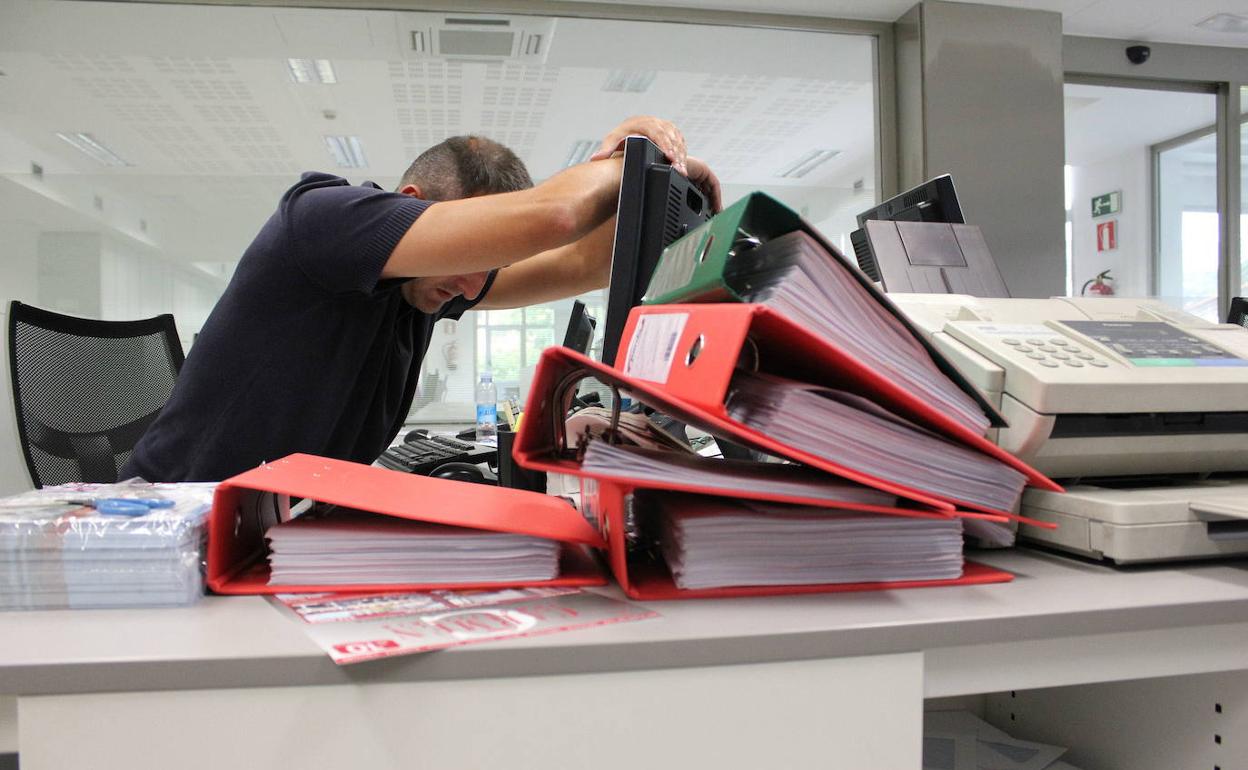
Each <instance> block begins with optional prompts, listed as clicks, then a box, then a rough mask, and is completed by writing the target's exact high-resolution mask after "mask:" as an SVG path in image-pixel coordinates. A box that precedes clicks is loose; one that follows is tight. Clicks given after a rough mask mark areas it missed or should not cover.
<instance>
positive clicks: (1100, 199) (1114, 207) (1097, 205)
mask: <svg viewBox="0 0 1248 770" xmlns="http://www.w3.org/2000/svg"><path fill="white" fill-rule="evenodd" d="M1121 210H1122V191H1121V190H1115V191H1114V192H1109V193H1105V194H1104V195H1098V196H1096V197H1095V198H1093V199H1092V216H1094V217H1103V216H1105V215H1106V214H1117V213H1118V212H1119V211H1121Z"/></svg>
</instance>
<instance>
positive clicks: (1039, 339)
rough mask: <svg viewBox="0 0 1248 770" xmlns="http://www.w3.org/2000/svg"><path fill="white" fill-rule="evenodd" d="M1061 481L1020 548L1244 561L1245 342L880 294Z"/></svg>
mask: <svg viewBox="0 0 1248 770" xmlns="http://www.w3.org/2000/svg"><path fill="white" fill-rule="evenodd" d="M889 298H890V299H891V300H893V302H895V303H896V304H897V305H898V306H899V307H900V308H901V309H902V311H903V312H904V313H905V314H906V315H907V316H908V317H909V318H910V319H911V320H912V321H913V322H914V323H915V324H916V325H917V326H918V327H919V328H920V329H921V330H922V331H923V332H924V333H926V334H927V335H928V336H929V338H930V339H931V340H932V342H933V343H934V344H935V345H936V346H937V347H938V348H939V349H940V350H941V351H943V352H944V353H945V354H946V355H947V356H948V357H949V358H950V359H951V360H952V361H953V363H954V364H955V365H956V366H957V367H958V369H959V370H961V371H962V372H963V374H965V375H966V376H967V378H968V379H970V380H971V381H972V382H973V383H974V384H975V385H976V386H977V387H978V388H979V389H980V390H981V391H983V393H984V394H985V395H986V396H987V397H988V398H989V399H990V400H991V401H992V402H993V403H994V404H996V405H997V406H998V407H999V409H1000V411H1001V413H1002V415H1003V416H1004V417H1005V419H1006V421H1007V422H1008V427H1004V428H999V429H997V430H996V431H995V436H994V439H995V440H996V441H997V443H998V444H1000V445H1001V446H1003V447H1005V448H1006V449H1008V450H1010V451H1011V452H1013V453H1015V454H1016V455H1018V456H1019V457H1021V458H1022V459H1023V460H1025V461H1027V462H1029V463H1031V464H1032V465H1033V466H1035V467H1036V468H1038V469H1039V470H1041V471H1043V472H1044V473H1046V474H1048V475H1049V476H1051V477H1053V478H1055V479H1059V480H1061V481H1062V482H1063V483H1064V484H1065V485H1066V488H1067V493H1066V494H1056V493H1052V492H1041V491H1036V490H1028V491H1027V493H1026V494H1025V495H1024V497H1023V507H1022V512H1023V513H1024V514H1025V515H1027V516H1030V517H1033V518H1036V519H1041V520H1045V521H1052V522H1056V523H1058V524H1059V527H1058V528H1057V529H1056V530H1042V529H1038V528H1034V527H1027V526H1024V527H1023V528H1022V529H1021V530H1020V534H1021V535H1022V536H1023V537H1027V538H1030V539H1033V540H1041V541H1044V542H1047V543H1049V544H1051V545H1053V546H1055V547H1059V548H1064V549H1067V550H1071V551H1075V552H1078V553H1081V554H1084V555H1088V556H1093V557H1096V558H1105V559H1112V560H1114V561H1116V562H1119V563H1130V562H1142V561H1159V560H1165V559H1180V558H1197V557H1212V556H1225V555H1230V554H1241V553H1248V329H1244V328H1243V327H1240V326H1235V325H1230V324H1213V323H1209V322H1207V321H1204V320H1202V319H1200V318H1197V317H1195V316H1192V315H1189V314H1187V313H1183V312H1181V311H1178V310H1175V309H1173V308H1170V307H1168V306H1166V305H1164V304H1163V303H1161V302H1158V301H1155V300H1134V299H1122V298H1108V297H1105V298H1101V297H1098V298H1053V299H1044V300H1036V299H1006V298H977V297H970V296H964V295H953V294H890V295H889Z"/></svg>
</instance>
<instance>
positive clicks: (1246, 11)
mask: <svg viewBox="0 0 1248 770" xmlns="http://www.w3.org/2000/svg"><path fill="white" fill-rule="evenodd" d="M974 1H975V2H978V3H979V4H980V5H999V6H1004V7H1009V8H1028V9H1032V10H1038V11H1053V12H1055V13H1060V14H1061V15H1062V32H1063V33H1064V34H1067V35H1080V36H1087V37H1111V38H1119V39H1124V40H1138V41H1140V42H1149V43H1186V44H1191V45H1218V46H1234V47H1241V48H1242V47H1245V46H1248V29H1244V30H1242V31H1240V32H1218V31H1214V30H1210V29H1203V28H1200V27H1197V26H1195V25H1196V24H1197V23H1199V22H1201V21H1204V20H1205V19H1208V18H1209V17H1210V16H1213V15H1215V14H1219V13H1226V14H1234V15H1238V16H1242V17H1245V19H1248V4H1245V0H974ZM573 2H592V3H598V2H600V0H573ZM614 4H617V5H643V6H644V5H656V4H657V3H655V2H654V0H614ZM677 4H678V5H680V6H684V7H689V8H698V9H703V10H720V11H747V12H755V13H757V12H759V11H760V10H765V11H766V12H767V13H778V14H796V15H801V16H820V17H830V18H839V19H861V20H868V21H885V22H892V21H896V20H897V19H898V18H899V17H901V15H902V14H904V13H905V12H906V11H908V10H910V9H911V8H913V7H914V6H915V5H917V4H918V0H768V2H767V4H766V7H765V9H760V7H759V3H758V2H757V0H679V1H678V3H677Z"/></svg>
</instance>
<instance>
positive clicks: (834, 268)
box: [729, 231, 989, 435]
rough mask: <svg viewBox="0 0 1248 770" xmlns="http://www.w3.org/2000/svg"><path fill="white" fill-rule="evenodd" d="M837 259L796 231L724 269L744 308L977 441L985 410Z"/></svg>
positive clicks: (806, 235)
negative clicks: (841, 356)
mask: <svg viewBox="0 0 1248 770" xmlns="http://www.w3.org/2000/svg"><path fill="white" fill-rule="evenodd" d="M835 260H837V257H836V256H835V255H833V254H830V253H828V252H827V251H826V250H825V249H824V248H823V247H822V246H820V245H819V243H818V242H817V241H815V239H814V238H812V237H811V236H810V235H809V234H807V233H804V232H801V231H796V232H792V233H789V234H787V235H783V236H781V237H779V238H775V239H773V240H770V241H767V242H766V243H764V244H762V245H761V246H759V247H758V248H756V249H753V250H752V251H748V252H746V256H745V257H744V258H742V259H738V260H733V261H732V262H730V263H729V264H730V271H731V272H730V276H729V277H730V279H732V280H734V281H735V282H740V284H741V289H742V291H741V295H742V298H743V299H745V301H747V302H759V303H762V304H764V305H767V306H769V307H771V308H773V309H775V310H777V311H779V312H780V313H781V314H783V315H784V316H786V317H787V318H789V319H790V320H793V321H797V322H799V323H801V324H802V325H804V326H806V327H807V328H808V329H810V330H811V331H812V332H814V333H815V334H818V335H819V336H821V337H823V338H825V339H827V340H829V341H830V342H833V343H834V344H836V345H837V346H838V347H840V348H841V349H843V350H845V351H846V352H848V353H849V354H850V355H852V356H854V357H855V358H857V359H858V360H859V361H862V362H863V363H865V364H868V365H869V366H870V367H871V368H872V369H874V370H875V371H879V372H885V373H887V374H888V376H889V377H890V378H891V379H892V380H894V381H895V382H897V383H898V384H900V385H902V386H903V387H905V388H906V390H909V391H910V392H912V393H914V394H916V395H920V396H922V397H923V398H924V399H925V400H927V401H929V402H930V403H933V404H936V405H937V406H939V407H940V409H941V411H943V412H945V413H946V414H948V415H949V416H950V417H953V418H954V419H956V420H958V421H959V422H961V423H962V424H963V425H965V426H967V427H968V428H970V429H971V430H972V431H974V432H975V433H978V434H981V435H982V434H983V433H984V431H985V430H987V428H988V425H989V421H988V418H987V416H985V414H984V411H983V409H981V408H980V407H979V405H978V404H976V403H975V400H974V399H973V398H971V397H970V396H968V395H967V394H966V393H965V392H963V391H962V390H961V389H960V388H959V387H958V386H957V385H956V384H955V383H954V382H953V381H952V380H951V379H949V377H947V376H946V375H945V374H944V373H943V372H941V371H940V369H939V367H937V366H936V362H935V361H933V360H932V357H931V355H930V354H929V353H928V352H927V350H926V349H925V348H924V347H923V346H922V345H921V344H920V343H919V342H918V341H917V340H916V339H915V337H914V334H913V333H912V332H911V331H910V330H909V329H907V328H906V327H905V325H903V324H902V322H901V321H900V320H898V319H897V317H896V316H894V315H893V314H892V313H891V312H889V310H888V309H887V308H886V307H884V305H882V304H880V302H879V300H877V299H876V298H875V297H872V296H871V294H870V293H869V292H868V290H867V289H866V288H865V287H864V286H863V285H862V284H860V283H859V282H858V281H857V280H856V279H855V278H854V277H853V276H852V275H851V274H850V270H852V269H854V268H852V267H848V266H847V265H843V264H837V263H836V262H835Z"/></svg>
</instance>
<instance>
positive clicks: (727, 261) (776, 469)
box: [514, 194, 1060, 599]
mask: <svg viewBox="0 0 1248 770" xmlns="http://www.w3.org/2000/svg"><path fill="white" fill-rule="evenodd" d="M647 296H648V298H649V299H648V301H653V302H655V303H656V304H649V305H646V306H643V307H639V308H635V309H634V310H633V313H632V315H631V316H630V318H629V322H628V325H627V327H626V328H625V330H624V334H623V339H622V342H621V347H620V352H619V355H618V356H617V359H616V362H615V363H616V366H615V367H608V366H604V365H603V364H600V363H597V362H594V361H591V360H589V359H587V358H585V357H584V356H581V355H579V354H576V353H574V352H572V351H568V350H565V349H558V348H556V349H551V350H548V351H547V352H546V354H545V355H544V356H543V359H542V361H541V362H540V363H539V366H538V369H537V372H536V376H535V379H534V383H533V386H532V388H531V390H530V397H529V404H528V409H527V411H526V414H527V416H526V418H525V422H524V424H523V426H522V429H521V432H520V434H519V435H518V436H517V439H516V444H515V449H514V455H515V457H516V459H517V461H518V462H520V464H522V465H525V466H526V467H531V468H534V469H539V470H545V471H548V472H557V473H568V474H572V475H579V476H580V477H581V478H582V504H583V512H584V513H585V514H586V515H587V516H588V517H589V518H590V519H591V520H592V521H594V522H595V523H596V524H597V525H598V527H599V529H600V530H601V531H602V532H603V533H604V535H605V537H606V539H607V543H608V549H607V553H608V559H609V561H610V563H611V567H612V570H613V572H614V573H615V576H616V578H617V580H619V582H620V583H621V585H622V586H623V587H624V589H625V591H626V592H627V593H628V594H629V595H631V596H633V597H635V598H643V599H644V598H680V597H688V596H733V595H752V594H771V593H792V592H815V591H847V590H867V589H880V588H896V587H913V586H934V585H951V584H967V583H987V582H999V581H1004V580H1009V579H1010V578H1011V576H1010V575H1009V574H1008V573H1003V572H1000V571H997V570H993V569H990V568H988V567H985V566H983V565H979V564H975V563H972V562H964V561H963V559H962V541H961V534H962V527H963V523H964V522H967V521H972V522H985V521H987V522H998V523H1004V522H1008V521H1010V520H1011V519H1017V518H1018V517H1017V516H1016V515H1015V514H1014V513H1013V511H1015V510H1016V508H1017V504H1018V500H1019V498H1020V496H1021V494H1022V491H1023V488H1024V487H1025V486H1027V485H1029V484H1030V485H1033V486H1036V487H1039V488H1043V489H1049V490H1060V487H1058V486H1057V485H1056V484H1054V483H1053V482H1052V481H1050V480H1049V479H1047V478H1045V477H1044V476H1043V475H1041V474H1040V473H1038V472H1037V471H1035V470H1034V469H1032V468H1030V467H1028V466H1027V465H1025V464H1024V463H1022V462H1021V461H1020V460H1018V459H1017V458H1016V457H1014V456H1012V455H1010V454H1009V453H1008V452H1006V451H1004V450H1002V449H1001V448H1000V447H997V446H996V445H995V444H992V443H991V442H990V441H988V440H987V439H986V438H985V437H984V434H985V431H986V430H987V428H988V427H990V426H992V425H1001V424H1003V421H1002V420H1001V418H1000V416H999V415H998V414H997V413H996V412H995V411H994V410H993V409H992V407H991V406H990V405H989V404H988V403H987V402H986V401H985V400H984V398H983V396H982V395H981V394H979V393H978V392H977V391H975V389H974V388H973V387H972V386H971V385H970V384H969V383H968V382H967V381H966V380H965V379H964V378H963V377H961V375H960V374H959V373H958V372H957V370H956V369H955V368H954V367H953V366H952V365H951V364H950V363H949V362H948V361H946V360H945V359H944V358H943V357H942V356H941V355H940V354H939V353H938V352H937V351H936V350H935V349H934V348H932V347H931V346H930V345H929V344H928V343H927V342H926V341H925V340H924V339H923V338H922V336H921V335H920V334H919V333H918V332H917V331H916V330H915V329H914V328H913V327H912V326H911V325H910V324H909V322H908V321H907V320H906V319H905V317H904V316H902V315H901V313H900V312H899V311H898V310H897V308H896V307H895V306H893V305H892V303H891V302H890V301H889V300H888V298H887V297H885V296H884V295H883V294H881V293H880V292H879V291H878V290H877V289H876V288H875V287H874V285H872V284H871V282H870V281H869V280H868V279H867V278H866V277H865V276H863V275H862V274H861V273H859V271H858V270H857V268H856V267H854V266H852V265H850V264H849V263H848V262H847V261H845V259H844V258H843V257H842V256H841V255H840V254H839V253H838V252H837V251H836V249H835V248H834V247H832V246H831V245H830V244H828V243H826V242H825V241H824V240H823V239H822V238H821V237H820V236H819V234H818V233H817V232H816V231H814V230H813V228H810V226H809V225H807V224H806V223H804V222H802V221H801V219H800V218H799V217H797V216H796V215H795V214H793V213H792V212H791V211H789V210H788V209H786V208H784V207H783V206H781V205H780V204H778V203H776V202H775V201H773V200H771V199H770V198H767V197H766V196H764V195H762V194H755V195H752V196H749V197H747V198H746V199H744V200H742V201H741V202H739V203H738V204H735V205H734V206H732V207H730V208H728V209H726V210H725V211H724V212H723V213H721V214H720V215H718V216H717V217H715V218H714V219H712V220H711V221H710V222H708V223H707V224H705V225H703V226H702V227H700V228H698V229H696V230H694V231H692V232H690V233H689V234H688V235H687V236H685V238H683V239H681V240H680V241H677V242H676V243H675V244H673V245H672V246H671V247H669V249H668V250H667V251H666V252H665V253H664V256H663V258H662V260H661V261H660V264H659V267H658V269H657V271H656V273H655V276H654V279H653V280H652V282H651V287H650V291H649V292H648V295H647ZM691 300H692V301H693V303H692V304H691V302H690V301H691ZM657 303H675V304H657ZM585 378H590V379H596V380H598V381H599V382H600V383H601V384H602V385H605V386H607V387H609V388H613V389H615V390H617V391H619V392H620V393H622V394H623V395H626V396H628V397H629V398H630V399H631V400H632V401H633V402H635V403H639V404H641V405H643V406H644V407H645V408H646V409H649V410H654V411H655V412H658V413H661V414H663V415H666V416H668V417H671V418H674V419H676V420H679V421H681V422H684V423H686V424H688V425H690V426H692V427H694V428H696V429H700V430H702V431H704V432H706V433H709V434H711V435H713V436H715V437H717V438H719V439H723V440H727V441H729V442H732V443H735V444H738V445H742V446H745V447H748V448H750V449H753V450H755V451H756V452H757V453H759V454H760V455H765V456H769V457H770V458H771V459H772V460H778V461H780V462H747V461H732V460H722V459H707V458H701V457H695V456H692V455H688V454H680V453H677V452H664V451H657V450H653V449H650V450H645V449H641V448H637V447H629V446H627V445H624V442H622V441H619V440H615V441H614V442H613V440H612V436H611V435H610V434H608V435H606V436H604V437H602V438H598V439H595V440H589V441H588V442H583V443H581V444H580V445H576V436H575V435H572V436H571V438H570V434H569V432H568V431H567V430H566V428H565V426H564V424H563V423H564V417H565V415H566V411H567V405H568V404H569V402H570V397H571V396H570V394H569V391H570V390H574V389H575V385H574V384H575V383H576V382H578V381H580V380H581V379H585ZM616 438H617V439H618V436H617V437H616ZM690 495H692V496H690ZM734 533H735V535H734Z"/></svg>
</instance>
